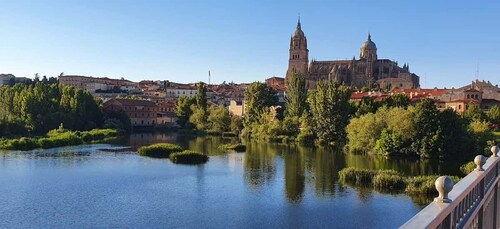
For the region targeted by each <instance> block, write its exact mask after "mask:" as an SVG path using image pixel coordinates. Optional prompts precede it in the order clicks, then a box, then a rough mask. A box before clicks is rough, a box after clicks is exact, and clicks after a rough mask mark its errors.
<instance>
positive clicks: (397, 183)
mask: <svg viewBox="0 0 500 229" xmlns="http://www.w3.org/2000/svg"><path fill="white" fill-rule="evenodd" d="M372 185H373V187H374V188H377V189H386V190H403V189H404V188H405V186H406V184H405V182H404V179H403V177H401V176H399V175H396V174H391V173H379V174H377V175H376V176H375V177H373V180H372Z"/></svg>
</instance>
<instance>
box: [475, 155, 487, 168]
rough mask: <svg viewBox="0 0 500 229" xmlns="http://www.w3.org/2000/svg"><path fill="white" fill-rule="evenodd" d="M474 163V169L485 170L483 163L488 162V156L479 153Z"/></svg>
mask: <svg viewBox="0 0 500 229" xmlns="http://www.w3.org/2000/svg"><path fill="white" fill-rule="evenodd" d="M474 164H476V166H477V167H476V168H475V169H474V171H481V172H482V171H484V168H483V165H484V164H486V158H485V157H484V156H483V155H477V156H476V157H475V158H474Z"/></svg>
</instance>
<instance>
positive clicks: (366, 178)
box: [339, 168, 460, 195]
mask: <svg viewBox="0 0 500 229" xmlns="http://www.w3.org/2000/svg"><path fill="white" fill-rule="evenodd" d="M339 178H340V181H341V182H343V183H351V184H356V185H371V186H372V187H373V188H376V189H378V190H387V191H402V190H404V191H405V192H406V193H407V194H410V195H436V194H437V191H436V188H435V186H434V182H435V181H436V179H437V178H438V176H416V177H404V176H401V175H400V174H398V173H397V172H396V171H394V170H378V171H377V170H368V169H356V168H344V169H342V170H340V171H339ZM451 178H452V180H453V182H454V183H455V184H456V183H457V182H458V181H459V180H460V177H457V176H451Z"/></svg>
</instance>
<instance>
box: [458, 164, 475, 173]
mask: <svg viewBox="0 0 500 229" xmlns="http://www.w3.org/2000/svg"><path fill="white" fill-rule="evenodd" d="M475 168H476V164H475V163H474V162H473V161H469V162H467V163H465V164H463V165H461V166H460V171H462V173H464V174H465V175H468V174H469V173H471V172H472V171H474V169H475Z"/></svg>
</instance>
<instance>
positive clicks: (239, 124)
mask: <svg viewBox="0 0 500 229" xmlns="http://www.w3.org/2000/svg"><path fill="white" fill-rule="evenodd" d="M242 129H243V118H242V117H240V116H238V115H234V114H231V131H232V132H233V133H239V132H240V131H241V130H242Z"/></svg>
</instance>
